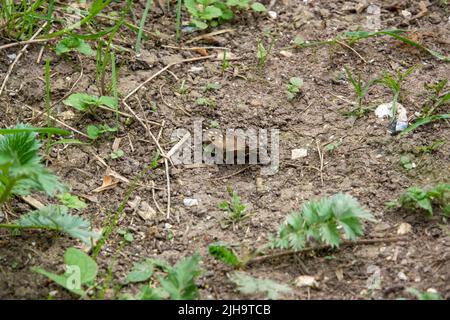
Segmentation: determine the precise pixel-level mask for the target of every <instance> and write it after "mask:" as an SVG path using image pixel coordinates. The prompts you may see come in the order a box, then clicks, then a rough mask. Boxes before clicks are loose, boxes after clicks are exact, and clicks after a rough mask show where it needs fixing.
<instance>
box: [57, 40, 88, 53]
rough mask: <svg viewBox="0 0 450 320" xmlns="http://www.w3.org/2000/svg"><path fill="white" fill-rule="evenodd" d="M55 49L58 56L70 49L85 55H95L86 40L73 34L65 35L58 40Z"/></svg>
mask: <svg viewBox="0 0 450 320" xmlns="http://www.w3.org/2000/svg"><path fill="white" fill-rule="evenodd" d="M55 51H56V54H57V55H58V56H60V55H62V54H64V53H69V52H72V51H78V52H79V53H81V54H84V55H86V56H93V55H95V52H94V50H92V48H91V46H90V45H89V44H88V43H87V42H86V41H84V40H83V39H80V38H78V37H75V36H69V37H66V38H64V39H62V40H61V41H60V42H58V44H57V45H56V49H55Z"/></svg>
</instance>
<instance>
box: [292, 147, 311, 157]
mask: <svg viewBox="0 0 450 320" xmlns="http://www.w3.org/2000/svg"><path fill="white" fill-rule="evenodd" d="M307 156H308V149H304V148H300V149H293V150H292V156H291V159H292V160H296V159H300V158H305V157H307Z"/></svg>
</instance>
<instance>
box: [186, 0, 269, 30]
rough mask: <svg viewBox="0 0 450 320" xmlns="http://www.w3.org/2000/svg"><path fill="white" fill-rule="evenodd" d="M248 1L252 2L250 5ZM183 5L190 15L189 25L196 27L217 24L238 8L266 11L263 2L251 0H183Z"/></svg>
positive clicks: (227, 18)
mask: <svg viewBox="0 0 450 320" xmlns="http://www.w3.org/2000/svg"><path fill="white" fill-rule="evenodd" d="M250 3H252V4H251V5H250ZM184 5H185V7H186V9H187V11H188V12H189V14H190V15H191V25H192V26H194V27H196V28H198V29H206V28H208V26H212V27H215V26H218V25H219V24H221V23H222V22H225V21H229V20H231V19H233V17H234V12H233V11H237V10H239V9H245V10H246V9H250V8H251V9H252V10H253V11H255V12H265V11H267V10H266V8H265V7H264V5H263V4H261V3H259V2H254V1H251V0H227V1H220V0H184Z"/></svg>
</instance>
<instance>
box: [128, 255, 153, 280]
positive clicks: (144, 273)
mask: <svg viewBox="0 0 450 320" xmlns="http://www.w3.org/2000/svg"><path fill="white" fill-rule="evenodd" d="M153 270H154V264H153V261H152V260H151V259H146V260H144V261H141V262H137V263H135V264H134V266H133V269H132V270H131V272H130V273H128V274H127V277H126V278H125V283H131V282H142V281H147V280H148V279H150V277H151V276H152V274H153Z"/></svg>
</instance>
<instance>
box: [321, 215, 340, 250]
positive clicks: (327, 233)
mask: <svg viewBox="0 0 450 320" xmlns="http://www.w3.org/2000/svg"><path fill="white" fill-rule="evenodd" d="M320 234H321V237H322V241H323V242H325V243H326V244H329V245H330V246H332V247H338V246H339V244H340V242H341V237H340V234H339V231H338V229H337V226H336V224H335V223H334V222H332V221H330V222H328V223H325V224H322V225H321V226H320Z"/></svg>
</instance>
